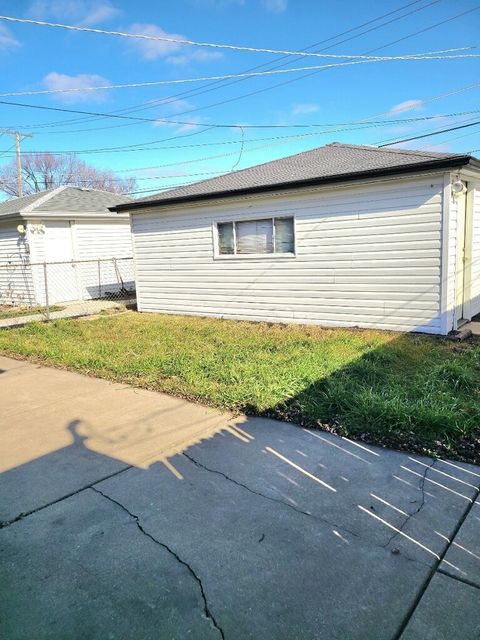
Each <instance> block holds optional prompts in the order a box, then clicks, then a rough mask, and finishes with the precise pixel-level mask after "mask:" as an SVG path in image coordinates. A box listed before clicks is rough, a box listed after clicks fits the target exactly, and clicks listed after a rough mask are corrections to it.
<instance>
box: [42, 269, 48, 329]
mask: <svg viewBox="0 0 480 640" xmlns="http://www.w3.org/2000/svg"><path fill="white" fill-rule="evenodd" d="M43 280H44V283H45V317H46V319H47V322H49V320H50V305H49V302H48V273H47V263H46V262H44V263H43Z"/></svg>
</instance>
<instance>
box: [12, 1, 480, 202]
mask: <svg viewBox="0 0 480 640" xmlns="http://www.w3.org/2000/svg"><path fill="white" fill-rule="evenodd" d="M0 14H1V15H4V16H15V17H20V18H28V19H32V20H40V21H49V22H54V23H62V24H68V25H77V26H81V27H86V28H94V29H101V30H106V31H121V32H124V33H131V34H132V33H133V34H146V35H153V36H166V37H170V38H173V39H176V40H185V39H186V40H190V41H196V42H208V43H214V44H228V45H235V46H238V47H251V48H262V49H270V50H272V49H273V50H281V51H293V52H295V51H297V52H298V51H301V50H305V49H306V50H308V51H310V52H320V53H324V54H329V55H332V54H335V55H336V56H342V55H344V56H355V55H375V56H405V55H412V54H418V53H427V52H434V51H439V50H446V49H454V48H465V47H467V48H468V49H466V50H462V51H457V52H454V53H452V54H451V55H459V54H460V55H470V54H477V55H478V54H480V47H479V45H480V4H477V3H476V2H475V1H474V0H455V1H453V0H416V1H413V0H403V1H402V0H398V1H397V0H395V1H390V0H388V1H385V0H384V1H379V0H376V1H375V0H374V1H372V2H369V3H364V2H358V0H343V2H341V3H339V2H327V1H325V0H316V1H315V0H175V2H171V1H166V0H164V1H161V0H159V1H157V2H152V1H147V0H137V1H136V2H132V1H131V0H130V1H127V0H111V1H110V0H15V1H14V2H12V1H11V0H0ZM441 23H443V24H441ZM307 48H308V49H307ZM444 55H445V54H444ZM363 60H364V59H363ZM359 61H360V59H357V60H354V59H348V58H342V57H339V58H321V57H313V56H310V57H307V56H303V57H301V56H298V55H297V56H295V55H283V56H282V55H280V54H274V53H260V52H252V51H244V50H240V51H238V50H234V49H226V48H216V47H202V46H193V45H185V44H179V43H177V42H167V41H158V40H157V41H153V40H142V39H135V38H127V37H120V36H111V35H106V34H97V33H88V32H72V31H67V30H64V29H59V28H53V27H46V26H39V25H32V24H18V23H10V22H6V21H3V20H0V77H1V82H0V94H6V93H22V92H27V93H30V94H31V95H17V96H5V95H0V101H3V102H16V103H22V104H28V105H34V107H36V108H33V107H30V106H29V107H24V106H18V105H8V104H3V103H0V113H1V118H0V126H1V127H5V128H10V129H15V130H19V131H21V132H24V133H30V134H32V135H33V137H31V138H25V139H24V140H23V141H22V151H23V152H30V151H32V152H35V151H37V152H38V151H53V152H56V153H61V152H74V153H76V154H77V155H78V156H79V157H80V158H81V159H82V160H84V161H85V162H88V163H89V164H92V165H94V166H95V167H98V168H101V169H111V170H113V171H115V172H118V175H119V176H122V177H127V176H128V177H135V178H136V181H137V182H136V185H137V186H136V192H135V195H138V197H142V196H145V195H148V194H149V193H153V192H155V191H158V190H160V189H165V188H169V187H173V186H178V185H180V184H185V183H189V182H194V181H197V180H201V179H205V178H211V177H213V176H214V175H218V174H220V173H226V172H229V171H232V170H238V169H242V168H246V167H249V166H252V165H254V164H258V163H261V162H267V161H269V160H274V159H276V158H280V157H283V156H286V155H290V154H293V153H298V152H300V151H306V150H308V149H313V148H315V147H318V146H321V145H324V144H328V143H330V142H334V141H336V142H344V143H352V144H368V145H377V144H381V143H385V142H394V141H396V140H402V139H404V138H409V137H414V136H418V135H422V134H425V133H431V132H432V131H435V130H441V129H447V128H449V127H455V126H461V125H462V124H468V123H473V122H476V121H477V120H480V104H479V96H480V86H479V87H472V86H471V85H474V84H475V83H479V84H480V78H479V70H480V58H465V57H464V58H457V59H443V60H388V61H376V62H365V61H363V62H361V63H359ZM345 62H355V64H347V65H345V64H340V63H345ZM318 65H336V66H329V67H326V68H324V69H321V70H313V71H310V72H307V71H303V72H288V73H281V74H277V75H273V74H272V75H263V76H256V77H248V78H236V79H224V80H219V81H206V80H203V81H196V82H188V83H187V82H185V83H177V84H164V85H157V86H150V87H130V88H117V89H108V90H97V91H76V92H70V93H68V92H67V93H50V94H40V95H39V94H36V95H35V94H33V95H32V93H33V92H36V91H42V90H48V91H57V90H59V89H60V90H63V89H85V88H87V87H88V88H91V87H95V86H105V85H111V84H135V83H146V82H159V81H171V80H188V79H195V78H204V77H211V76H224V75H229V74H240V73H244V72H247V71H250V72H251V71H252V69H254V68H255V71H257V72H260V71H268V70H274V69H275V68H276V69H278V70H280V69H281V70H287V69H292V68H299V67H309V66H318ZM445 94H452V95H448V96H445ZM38 107H48V108H49V109H39V108H38ZM51 109H65V110H75V111H87V112H89V113H90V114H100V115H85V114H79V113H70V112H68V111H67V112H62V111H56V110H51ZM475 111H478V113H475ZM465 112H467V113H465ZM472 112H473V113H472ZM452 114H453V115H452ZM114 115H116V116H117V117H113V116H114ZM118 116H122V117H118ZM431 116H441V117H438V118H433V119H432V118H431ZM135 118H137V119H135ZM141 118H143V120H141ZM425 118H426V119H425ZM412 119H416V120H412ZM362 120H364V122H359V121H362ZM403 120H409V122H402V121H403ZM12 145H13V140H12V138H11V137H9V136H7V135H5V134H4V135H1V136H0V166H2V165H3V164H5V163H7V162H10V161H11V159H12V157H13V155H12V154H13V149H12ZM402 147H404V148H413V149H427V150H431V151H453V152H467V151H468V152H470V151H476V150H479V149H480V124H478V125H474V126H471V127H468V128H464V129H457V130H456V131H450V132H445V133H442V134H440V135H435V136H429V137H425V138H421V139H418V140H413V141H409V142H404V143H400V144H397V145H394V146H392V148H402ZM477 155H480V152H478V153H477Z"/></svg>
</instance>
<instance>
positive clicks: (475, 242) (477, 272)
mask: <svg viewBox="0 0 480 640" xmlns="http://www.w3.org/2000/svg"><path fill="white" fill-rule="evenodd" d="M477 313H480V182H477V183H476V185H475V192H474V196H473V224H472V272H471V315H472V316H474V315H476V314H477Z"/></svg>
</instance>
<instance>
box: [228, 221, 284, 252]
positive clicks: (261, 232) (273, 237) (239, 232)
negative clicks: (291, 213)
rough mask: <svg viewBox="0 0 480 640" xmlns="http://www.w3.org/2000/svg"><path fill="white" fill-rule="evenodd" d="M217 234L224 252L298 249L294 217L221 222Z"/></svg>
mask: <svg viewBox="0 0 480 640" xmlns="http://www.w3.org/2000/svg"><path fill="white" fill-rule="evenodd" d="M217 234H218V253H219V254H220V255H248V254H268V253H273V254H277V253H294V252H295V236H294V229H293V217H288V218H265V219H262V220H236V221H235V222H219V223H217Z"/></svg>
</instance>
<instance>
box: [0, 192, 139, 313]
mask: <svg viewBox="0 0 480 640" xmlns="http://www.w3.org/2000/svg"><path fill="white" fill-rule="evenodd" d="M130 200H131V199H130V198H128V197H126V196H122V195H119V194H115V193H108V192H106V191H97V190H95V189H83V188H80V187H69V186H62V187H57V188H55V189H50V190H48V191H44V192H41V193H34V194H32V195H29V196H25V197H23V198H15V199H14V200H7V201H5V202H1V203H0V304H19V305H22V304H23V305H29V306H32V305H42V304H45V302H46V293H45V283H46V282H47V284H48V300H49V302H50V303H54V302H68V301H71V300H85V299H89V298H95V297H101V296H102V295H103V293H104V292H105V291H110V290H112V289H114V290H115V289H116V290H118V289H119V288H127V287H130V288H132V289H133V261H132V242H131V233H130V220H129V215H128V213H122V214H119V215H118V214H114V213H112V212H111V211H110V210H109V207H111V206H113V205H117V204H120V203H127V202H129V201H130ZM113 258H115V259H116V261H117V262H114V261H113V260H112V259H113ZM127 259H128V260H127ZM45 265H46V266H45Z"/></svg>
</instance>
